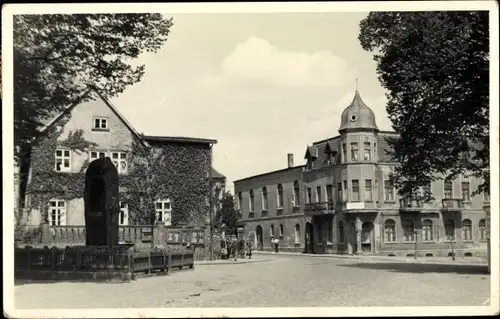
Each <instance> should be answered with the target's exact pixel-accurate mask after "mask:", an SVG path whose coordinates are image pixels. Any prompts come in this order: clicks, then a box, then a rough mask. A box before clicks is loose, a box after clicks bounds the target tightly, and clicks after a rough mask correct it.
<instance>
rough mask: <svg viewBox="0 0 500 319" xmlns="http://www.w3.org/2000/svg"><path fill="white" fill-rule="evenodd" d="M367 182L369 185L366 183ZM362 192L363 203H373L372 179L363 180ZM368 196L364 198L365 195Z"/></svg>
mask: <svg viewBox="0 0 500 319" xmlns="http://www.w3.org/2000/svg"><path fill="white" fill-rule="evenodd" d="M368 181H369V183H367V182H368ZM364 186H365V187H364V192H363V201H365V202H373V182H372V179H365V185H364ZM367 186H370V189H369V190H370V192H367V191H368V187H367ZM367 194H369V195H370V196H369V198H366V195H367Z"/></svg>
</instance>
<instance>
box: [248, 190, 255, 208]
mask: <svg viewBox="0 0 500 319" xmlns="http://www.w3.org/2000/svg"><path fill="white" fill-rule="evenodd" d="M248 211H249V212H250V213H253V212H254V211H255V194H254V192H253V190H250V191H248Z"/></svg>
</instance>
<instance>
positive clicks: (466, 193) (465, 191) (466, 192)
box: [462, 182, 470, 202]
mask: <svg viewBox="0 0 500 319" xmlns="http://www.w3.org/2000/svg"><path fill="white" fill-rule="evenodd" d="M462 199H463V200H464V201H465V202H468V201H470V184H469V182H463V183H462Z"/></svg>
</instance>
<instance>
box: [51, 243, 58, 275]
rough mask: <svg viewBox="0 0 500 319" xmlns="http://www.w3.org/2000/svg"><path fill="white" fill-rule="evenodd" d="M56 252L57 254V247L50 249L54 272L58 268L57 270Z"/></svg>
mask: <svg viewBox="0 0 500 319" xmlns="http://www.w3.org/2000/svg"><path fill="white" fill-rule="evenodd" d="M56 252H57V248H56V246H52V248H51V249H50V259H51V261H52V270H53V271H54V270H56V268H57V260H56Z"/></svg>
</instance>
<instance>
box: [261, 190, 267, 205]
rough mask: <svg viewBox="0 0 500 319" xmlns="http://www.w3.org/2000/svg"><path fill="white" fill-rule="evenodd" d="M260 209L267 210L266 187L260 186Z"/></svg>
mask: <svg viewBox="0 0 500 319" xmlns="http://www.w3.org/2000/svg"><path fill="white" fill-rule="evenodd" d="M262 210H267V187H263V188H262Z"/></svg>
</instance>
